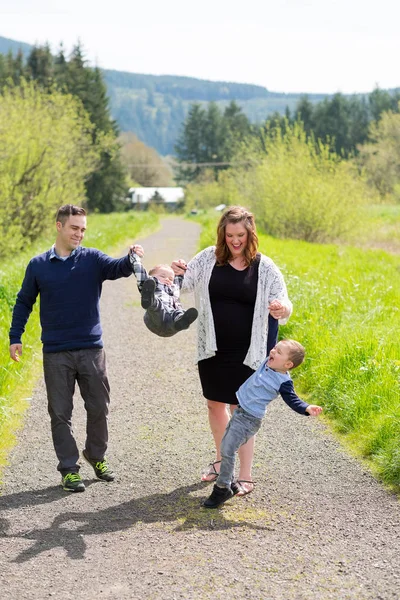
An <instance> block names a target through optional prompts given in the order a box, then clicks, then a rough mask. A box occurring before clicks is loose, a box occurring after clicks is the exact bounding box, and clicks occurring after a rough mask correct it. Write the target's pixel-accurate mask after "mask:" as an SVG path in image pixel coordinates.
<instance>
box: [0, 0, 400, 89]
mask: <svg viewBox="0 0 400 600" xmlns="http://www.w3.org/2000/svg"><path fill="white" fill-rule="evenodd" d="M399 23H400V2H399V1H398V0H396V1H395V0H380V1H379V2H377V1H376V0H363V1H362V2H361V0H346V1H345V0H336V1H333V0H297V1H296V0H285V1H281V0H274V1H272V0H247V2H246V1H245V0H240V1H239V0H213V1H211V0H201V1H198V2H190V0H168V1H165V0H163V1H161V0H152V1H147V2H146V1H144V2H143V0H142V1H141V0H136V1H135V0H133V1H132V0H131V1H130V2H128V1H125V0H114V1H110V0H108V1H107V2H106V1H105V0H80V1H78V0H67V1H66V0H62V1H60V0H53V1H50V0H0V36H3V37H8V38H11V39H14V40H19V41H23V42H28V43H32V44H33V43H39V44H43V43H45V42H46V41H48V42H49V43H50V45H51V47H52V49H53V50H54V51H55V50H56V49H57V48H58V46H59V43H60V42H61V41H62V42H63V43H64V46H65V48H66V50H67V51H70V49H71V48H72V46H73V45H74V44H75V43H76V42H77V40H78V39H80V40H81V42H82V44H83V46H84V48H85V50H86V54H87V58H88V59H89V60H90V62H91V63H92V64H97V65H98V66H100V67H102V68H110V69H117V70H119V71H130V72H134V73H151V74H154V75H160V74H168V75H187V76H190V77H198V78H201V79H211V80H214V81H215V80H222V81H235V82H238V83H254V84H258V85H263V86H265V87H267V88H268V89H269V90H271V91H276V92H309V93H316V92H322V93H333V92H338V91H340V92H343V93H353V92H370V91H372V89H374V87H376V85H379V87H381V88H389V87H390V88H393V87H400V70H399V68H398V59H399V56H400V34H399V30H398V24H399Z"/></svg>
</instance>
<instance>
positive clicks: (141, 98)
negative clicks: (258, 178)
mask: <svg viewBox="0 0 400 600" xmlns="http://www.w3.org/2000/svg"><path fill="white" fill-rule="evenodd" d="M19 49H21V50H22V52H23V54H24V55H25V56H27V55H28V54H29V52H30V50H31V49H32V46H31V45H29V44H25V43H23V42H17V41H14V40H10V39H7V38H3V37H0V53H2V54H6V53H7V52H8V51H9V50H11V51H12V52H13V53H15V54H16V53H17V52H18V50H19ZM103 75H104V79H105V82H106V85H107V89H108V94H109V97H110V106H111V114H112V116H113V118H114V119H115V120H116V121H117V123H118V125H119V127H120V129H121V131H133V132H134V133H135V134H136V135H137V136H138V137H139V138H140V139H141V140H142V141H143V142H145V143H146V144H148V145H149V146H152V147H153V148H155V149H156V150H157V151H158V152H159V153H160V154H163V155H167V154H173V152H174V144H175V143H176V140H177V138H178V135H179V132H180V130H181V127H182V124H183V122H184V120H185V117H186V115H187V112H188V110H189V106H190V104H192V103H193V102H199V103H204V104H206V103H208V102H210V101H214V102H216V103H217V105H218V106H219V107H220V108H221V109H224V107H225V106H227V104H229V102H231V100H235V101H236V102H237V104H238V105H239V106H241V107H242V109H243V112H244V113H245V114H246V115H247V116H248V118H249V119H250V121H251V122H253V123H261V122H263V121H265V119H266V118H267V117H268V116H269V115H271V114H272V113H273V112H275V111H276V112H279V113H281V114H283V113H284V112H285V110H286V107H289V109H290V110H291V111H292V110H293V109H294V108H295V106H296V104H297V102H298V100H299V98H300V97H301V94H281V93H276V92H270V91H269V90H267V89H266V88H264V87H262V86H258V85H249V84H244V83H230V82H224V81H206V80H203V79H195V78H192V77H178V76H173V75H140V74H137V73H126V72H123V71H114V70H109V69H104V70H103ZM308 97H309V99H310V100H311V102H320V101H321V100H323V99H324V98H325V97H327V94H309V95H308Z"/></svg>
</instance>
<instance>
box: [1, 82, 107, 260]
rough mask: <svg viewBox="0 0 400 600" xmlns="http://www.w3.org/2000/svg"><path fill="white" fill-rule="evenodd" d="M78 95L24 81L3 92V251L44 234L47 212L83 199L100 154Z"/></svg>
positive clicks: (6, 251) (8, 250) (23, 244)
mask: <svg viewBox="0 0 400 600" xmlns="http://www.w3.org/2000/svg"><path fill="white" fill-rule="evenodd" d="M92 129H93V126H92V125H91V123H90V121H89V117H88V116H87V114H86V113H85V112H84V110H83V108H82V105H81V103H80V101H79V100H77V99H75V98H73V97H72V96H68V95H65V94H60V93H59V92H57V91H52V92H51V93H46V92H44V91H41V90H40V89H39V88H38V87H37V86H36V85H35V84H34V83H26V82H22V83H21V86H20V87H10V88H6V89H5V90H4V91H3V95H2V96H0V256H2V255H3V256H4V255H6V254H7V253H9V252H10V251H12V252H16V251H17V252H18V251H19V250H21V249H22V248H24V246H25V245H26V244H27V243H28V244H29V243H31V242H32V241H34V240H35V239H37V238H38V236H40V235H41V234H42V232H43V231H44V229H45V226H46V223H47V222H48V221H47V219H46V218H45V217H46V215H47V214H48V213H51V214H52V215H53V214H55V212H56V210H57V208H58V207H59V206H60V205H61V204H65V203H67V202H68V203H71V204H82V203H83V202H84V200H85V187H84V184H85V178H86V176H87V175H88V174H89V173H90V172H91V171H93V169H94V168H95V166H96V164H97V161H98V159H99V150H98V149H96V148H97V147H94V146H93V144H92V137H91V131H92Z"/></svg>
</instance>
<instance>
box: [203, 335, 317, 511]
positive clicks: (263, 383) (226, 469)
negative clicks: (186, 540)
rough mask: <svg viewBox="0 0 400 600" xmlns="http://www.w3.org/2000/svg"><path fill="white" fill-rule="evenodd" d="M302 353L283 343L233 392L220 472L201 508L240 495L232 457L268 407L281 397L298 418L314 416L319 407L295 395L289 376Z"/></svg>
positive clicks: (294, 345)
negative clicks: (234, 401) (234, 406)
mask: <svg viewBox="0 0 400 600" xmlns="http://www.w3.org/2000/svg"><path fill="white" fill-rule="evenodd" d="M304 355H305V351H304V348H303V346H302V345H301V344H299V343H298V342H295V341H294V340H282V341H280V342H278V344H277V345H276V346H275V347H274V348H273V349H272V350H271V352H270V354H269V357H268V358H267V359H266V360H265V361H264V362H263V363H262V365H261V366H260V367H259V368H258V369H257V371H256V372H255V373H253V375H251V376H250V377H249V378H248V379H247V380H246V381H245V382H244V384H243V385H241V386H240V388H239V389H238V391H237V392H236V396H237V399H238V400H239V406H238V407H237V409H236V410H235V412H234V413H233V415H232V418H231V420H230V421H229V423H228V425H227V428H226V430H225V434H224V437H223V439H222V442H221V455H222V461H221V469H220V472H219V476H218V478H217V480H216V483H215V485H214V488H213V491H212V493H211V496H210V497H209V498H207V500H206V501H205V502H204V504H203V506H205V507H206V508H217V507H218V506H220V505H221V504H223V503H224V502H226V501H227V500H229V498H232V496H234V495H235V494H237V493H238V492H239V487H238V484H237V483H235V482H233V475H234V470H235V454H236V452H237V451H238V450H239V448H240V446H241V445H242V444H245V443H246V442H247V440H249V439H250V438H251V437H253V435H255V434H256V433H257V431H258V430H259V429H260V427H261V423H262V418H263V417H264V415H265V411H266V409H267V406H268V404H269V403H270V402H271V401H272V400H274V399H275V398H277V396H279V395H281V396H282V398H283V400H284V401H285V402H286V404H288V406H290V408H291V409H293V410H294V411H296V412H298V413H300V414H301V415H312V416H317V415H319V414H320V412H321V411H322V408H321V407H320V406H315V405H313V404H307V403H306V402H303V400H301V399H300V398H299V397H298V396H297V395H296V393H295V391H294V387H293V381H292V379H291V377H290V375H289V373H288V371H290V370H291V369H294V368H295V367H298V366H299V365H300V364H301V363H302V362H303V360H304Z"/></svg>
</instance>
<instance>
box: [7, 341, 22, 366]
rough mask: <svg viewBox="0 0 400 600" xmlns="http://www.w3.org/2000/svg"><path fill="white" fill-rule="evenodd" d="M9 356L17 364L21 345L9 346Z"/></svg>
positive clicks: (20, 353) (20, 354)
mask: <svg viewBox="0 0 400 600" xmlns="http://www.w3.org/2000/svg"><path fill="white" fill-rule="evenodd" d="M10 356H11V358H12V359H13V360H15V362H19V358H20V356H22V344H11V346H10Z"/></svg>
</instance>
